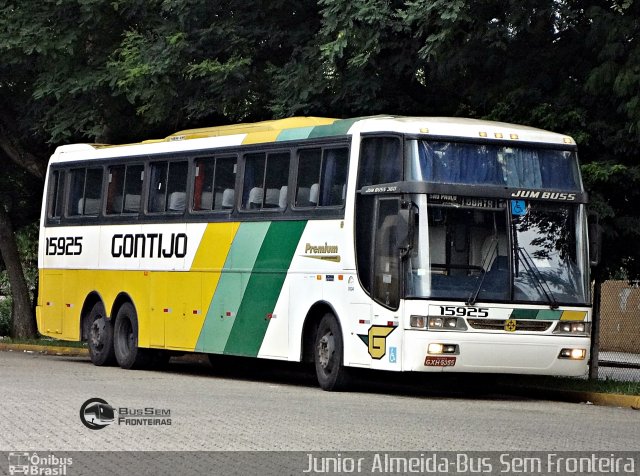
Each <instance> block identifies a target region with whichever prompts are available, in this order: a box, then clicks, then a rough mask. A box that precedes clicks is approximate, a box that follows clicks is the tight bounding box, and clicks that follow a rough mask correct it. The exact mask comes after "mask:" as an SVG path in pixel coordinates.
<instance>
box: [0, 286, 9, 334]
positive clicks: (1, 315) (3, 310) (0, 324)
mask: <svg viewBox="0 0 640 476" xmlns="http://www.w3.org/2000/svg"><path fill="white" fill-rule="evenodd" d="M0 286H2V277H1V276H0ZM10 333H11V297H10V296H3V295H2V292H1V291H0V336H8V335H9V334H10Z"/></svg>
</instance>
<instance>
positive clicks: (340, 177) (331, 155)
mask: <svg viewBox="0 0 640 476" xmlns="http://www.w3.org/2000/svg"><path fill="white" fill-rule="evenodd" d="M348 164H349V149H347V148H346V147H345V148H340V149H326V150H325V151H324V154H323V160H322V172H321V177H320V187H321V193H320V202H319V203H318V205H322V206H339V205H344V201H345V197H346V193H347V166H348Z"/></svg>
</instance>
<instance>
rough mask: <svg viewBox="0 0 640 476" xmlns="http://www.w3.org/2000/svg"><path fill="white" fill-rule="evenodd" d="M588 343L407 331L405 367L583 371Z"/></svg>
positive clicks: (558, 372)
mask: <svg viewBox="0 0 640 476" xmlns="http://www.w3.org/2000/svg"><path fill="white" fill-rule="evenodd" d="M589 347H590V338H589V337H572V336H555V335H548V334H545V335H534V334H519V333H509V334H507V333H503V334H500V333H486V334H485V333H477V332H429V331H417V330H406V331H405V346H404V353H403V354H404V355H403V370H405V371H414V372H477V373H512V374H538V375H563V376H582V375H584V374H586V372H587V369H588V362H589ZM574 349H575V351H574ZM438 351H442V352H441V353H438ZM572 351H574V353H573V354H572V353H571V352H572ZM581 355H582V357H581Z"/></svg>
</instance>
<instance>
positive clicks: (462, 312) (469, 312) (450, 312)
mask: <svg viewBox="0 0 640 476" xmlns="http://www.w3.org/2000/svg"><path fill="white" fill-rule="evenodd" d="M439 307H440V315H441V316H455V317H489V309H484V308H482V307H464V306H439Z"/></svg>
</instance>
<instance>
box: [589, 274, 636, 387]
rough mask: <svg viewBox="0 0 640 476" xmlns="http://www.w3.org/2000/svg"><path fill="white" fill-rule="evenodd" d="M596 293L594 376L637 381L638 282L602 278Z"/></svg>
mask: <svg viewBox="0 0 640 476" xmlns="http://www.w3.org/2000/svg"><path fill="white" fill-rule="evenodd" d="M600 296H601V297H600V299H601V301H600V335H599V337H600V339H599V341H600V351H599V354H598V378H600V379H605V378H612V379H615V380H625V381H640V283H638V282H637V281H636V282H629V281H605V282H604V283H602V292H601V295H600Z"/></svg>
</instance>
